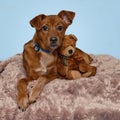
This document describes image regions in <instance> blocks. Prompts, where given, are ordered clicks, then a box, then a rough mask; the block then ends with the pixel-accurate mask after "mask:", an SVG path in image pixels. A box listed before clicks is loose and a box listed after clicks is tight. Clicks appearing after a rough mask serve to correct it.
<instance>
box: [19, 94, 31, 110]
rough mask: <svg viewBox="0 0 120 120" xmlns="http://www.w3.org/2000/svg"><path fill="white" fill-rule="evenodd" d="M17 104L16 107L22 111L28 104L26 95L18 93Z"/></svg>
mask: <svg viewBox="0 0 120 120" xmlns="http://www.w3.org/2000/svg"><path fill="white" fill-rule="evenodd" d="M17 104H18V108H19V109H20V110H22V112H24V111H25V110H26V108H27V107H28V105H29V99H28V95H18V98H17Z"/></svg>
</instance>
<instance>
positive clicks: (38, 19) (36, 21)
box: [30, 14, 46, 30]
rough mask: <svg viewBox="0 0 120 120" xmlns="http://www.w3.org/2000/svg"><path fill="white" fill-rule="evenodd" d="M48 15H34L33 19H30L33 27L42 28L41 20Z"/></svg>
mask: <svg viewBox="0 0 120 120" xmlns="http://www.w3.org/2000/svg"><path fill="white" fill-rule="evenodd" d="M45 17H46V15H44V14H41V15H38V16H36V17H34V18H33V19H32V20H30V24H31V26H32V27H34V28H36V29H37V30H39V29H40V25H41V21H42V20H43V19H44V18H45Z"/></svg>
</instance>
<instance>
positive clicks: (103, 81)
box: [0, 54, 120, 120]
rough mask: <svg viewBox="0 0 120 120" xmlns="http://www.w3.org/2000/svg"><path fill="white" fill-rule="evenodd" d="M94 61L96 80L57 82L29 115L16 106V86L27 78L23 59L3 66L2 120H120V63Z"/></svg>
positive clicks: (104, 58) (96, 57)
mask: <svg viewBox="0 0 120 120" xmlns="http://www.w3.org/2000/svg"><path fill="white" fill-rule="evenodd" d="M92 57H93V59H94V61H93V63H92V64H93V65H95V66H97V69H98V70H97V74H96V76H94V77H90V78H81V79H78V80H74V81H73V80H71V81H69V80H65V79H64V80H60V79H56V80H53V81H52V82H50V83H49V84H47V85H46V86H45V88H44V90H43V92H42V94H41V95H40V97H39V99H38V100H37V102H36V103H34V104H32V105H30V106H29V108H28V109H27V110H26V111H25V112H21V111H20V110H19V109H18V107H17V104H16V95H17V89H16V85H17V82H18V80H19V79H20V78H23V77H25V71H24V68H23V66H22V55H21V54H18V55H16V56H13V57H12V58H10V59H8V60H6V61H3V62H0V120H120V60H118V59H115V58H113V57H112V56H108V55H92ZM32 84H33V83H30V84H29V87H28V89H30V88H31V87H32Z"/></svg>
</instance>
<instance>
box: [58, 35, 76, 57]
mask: <svg viewBox="0 0 120 120" xmlns="http://www.w3.org/2000/svg"><path fill="white" fill-rule="evenodd" d="M76 41H77V38H76V36H75V35H73V34H70V35H65V37H64V39H63V42H62V45H61V47H60V48H59V49H58V51H59V54H61V55H63V56H66V57H70V56H72V55H73V54H74V53H75V50H76Z"/></svg>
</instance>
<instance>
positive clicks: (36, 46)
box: [34, 42, 51, 54]
mask: <svg viewBox="0 0 120 120" xmlns="http://www.w3.org/2000/svg"><path fill="white" fill-rule="evenodd" d="M34 49H35V51H39V52H45V53H48V54H51V52H50V51H49V50H43V49H42V48H41V47H40V46H39V45H38V43H36V42H35V43H34Z"/></svg>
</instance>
